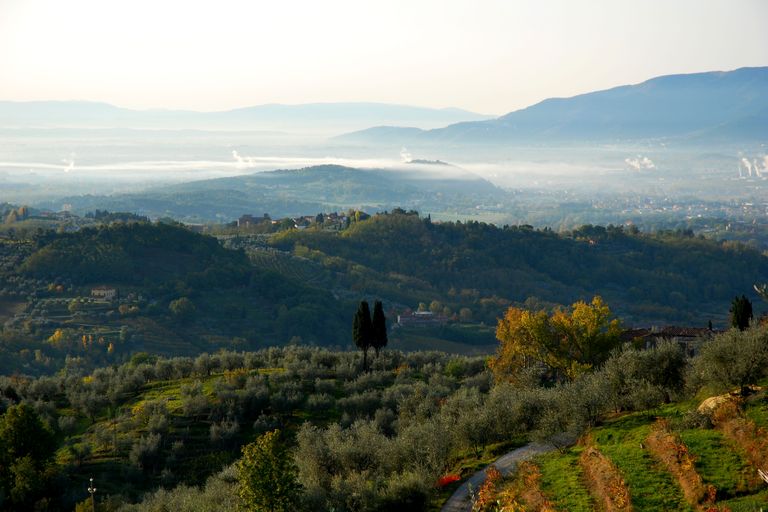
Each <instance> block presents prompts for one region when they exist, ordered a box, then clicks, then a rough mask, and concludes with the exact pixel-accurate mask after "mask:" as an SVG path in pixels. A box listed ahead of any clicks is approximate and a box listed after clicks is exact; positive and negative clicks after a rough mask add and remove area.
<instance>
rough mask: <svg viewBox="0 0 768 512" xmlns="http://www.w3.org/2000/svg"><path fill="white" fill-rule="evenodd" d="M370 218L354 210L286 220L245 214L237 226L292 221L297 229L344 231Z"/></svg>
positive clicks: (243, 226)
mask: <svg viewBox="0 0 768 512" xmlns="http://www.w3.org/2000/svg"><path fill="white" fill-rule="evenodd" d="M369 217H370V215H368V214H367V213H365V212H362V211H352V210H350V211H349V212H341V213H339V212H331V213H318V214H317V215H303V216H300V217H287V218H285V219H272V218H271V217H270V216H269V214H268V213H265V214H264V215H262V216H261V217H257V216H254V215H251V214H245V215H241V216H240V218H239V219H237V221H236V223H235V224H236V225H237V227H238V228H249V227H255V226H259V225H261V224H264V223H269V224H283V223H284V222H285V221H286V220H290V221H291V222H292V223H293V227H294V228H296V229H306V228H308V227H310V226H312V225H322V226H323V228H324V229H344V228H346V227H348V226H349V224H350V222H352V221H353V220H354V221H358V220H365V219H367V218H369Z"/></svg>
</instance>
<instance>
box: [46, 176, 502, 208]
mask: <svg viewBox="0 0 768 512" xmlns="http://www.w3.org/2000/svg"><path fill="white" fill-rule="evenodd" d="M504 197H506V192H504V191H503V190H501V189H499V188H497V187H496V186H494V185H493V184H491V183H490V182H489V181H486V180H485V179H483V178H481V177H479V176H477V175H475V174H472V173H470V172H468V171H465V170H463V169H461V168H459V167H455V166H452V165H450V164H446V163H445V162H440V161H421V162H419V161H417V162H414V163H410V164H403V167H402V168H400V169H396V170H395V169H356V168H351V167H344V166H340V165H319V166H314V167H306V168H303V169H292V170H277V171H270V172H259V173H254V174H249V175H246V176H235V177H229V178H218V179H210V180H200V181H193V182H189V183H183V184H179V185H172V186H163V187H158V188H155V189H151V190H148V191H146V192H141V193H132V194H116V195H82V196H73V197H66V198H63V199H57V200H56V201H55V202H54V201H51V202H48V203H40V204H38V206H40V207H44V208H51V209H58V207H59V206H60V205H61V203H62V202H65V203H69V204H70V205H72V208H73V209H74V210H75V211H77V212H80V213H84V212H87V211H93V210H96V209H106V210H109V211H125V212H135V213H139V214H141V215H146V216H149V217H152V218H158V217H162V216H171V217H173V218H176V219H181V220H184V221H188V222H210V221H218V222H220V221H229V220H234V219H237V218H238V217H239V216H240V215H243V214H245V213H256V214H259V215H260V214H262V213H269V214H270V215H271V216H273V217H275V218H277V217H286V216H298V215H309V214H316V213H319V212H330V211H342V210H347V209H348V208H361V209H363V210H365V211H368V212H374V211H380V210H387V209H393V208H395V207H404V208H414V209H418V210H420V211H423V212H437V211H443V210H445V209H449V208H450V209H453V211H456V210H457V209H462V208H463V209H465V210H471V209H473V208H474V207H475V206H476V205H477V204H481V203H483V202H486V201H489V200H493V201H499V200H501V199H503V198H504Z"/></svg>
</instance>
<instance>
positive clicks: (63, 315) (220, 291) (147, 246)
mask: <svg viewBox="0 0 768 512" xmlns="http://www.w3.org/2000/svg"><path fill="white" fill-rule="evenodd" d="M0 255H2V260H3V263H4V264H3V266H2V270H1V271H0V290H2V297H3V302H2V303H0V305H2V309H0V315H2V317H0V319H2V320H3V322H4V325H3V328H2V329H0V334H1V335H2V338H3V339H4V340H6V342H5V343H2V344H0V353H2V357H0V368H2V370H4V371H11V370H12V369H13V368H14V367H15V368H16V370H17V371H20V372H24V373H28V374H37V373H51V372H55V371H57V370H58V369H59V368H60V367H61V366H62V365H63V364H64V360H65V356H69V355H74V354H76V355H77V356H78V357H80V358H81V364H84V365H85V366H88V367H92V366H93V365H94V364H109V363H114V362H120V361H124V360H126V358H128V357H130V355H131V354H133V353H135V352H137V351H142V350H146V351H149V352H152V353H155V354H165V355H195V354H198V353H200V352H202V351H208V350H216V349H218V348H222V347H234V346H237V347H240V348H252V349H253V348H257V347H261V346H265V345H271V344H278V345H279V344H285V343H287V342H288V341H290V340H292V339H293V340H294V342H298V341H303V342H305V343H317V344H323V345H334V344H340V343H342V342H341V341H340V340H342V339H343V342H346V335H347V329H348V327H347V325H348V321H347V315H345V311H346V310H347V309H351V308H352V306H349V305H348V304H346V303H345V302H344V301H339V300H337V299H336V298H334V297H333V296H332V295H331V293H330V292H329V291H327V290H322V289H320V288H318V287H312V286H309V285H307V284H306V283H304V282H301V281H300V280H298V279H297V278H296V277H295V276H291V275H281V274H279V273H277V272H275V271H272V270H270V269H266V268H257V267H254V266H253V265H252V264H251V262H250V260H249V258H248V257H247V256H246V255H245V254H244V253H243V252H242V251H233V250H229V249H225V248H223V247H222V246H221V245H220V244H219V242H218V241H217V240H216V239H215V238H212V237H209V236H204V235H200V234H196V233H193V232H192V231H189V230H188V229H186V228H183V227H180V226H174V225H167V224H150V223H146V222H134V223H127V224H126V223H114V224H111V225H106V226H101V227H98V228H87V229H82V230H80V231H78V232H76V233H71V234H60V235H56V234H43V235H42V236H40V237H38V238H37V239H36V240H35V241H34V243H33V244H32V243H29V242H23V243H22V242H16V243H14V242H2V243H0ZM6 263H7V264H6ZM97 286H106V287H107V288H114V289H115V290H116V291H117V292H119V295H118V296H116V297H115V298H113V299H112V300H103V299H99V298H97V297H93V296H92V293H91V290H92V288H94V287H97ZM342 337H343V338H342ZM30 350H39V357H37V358H36V359H31V358H28V357H26V355H25V354H29V351H30Z"/></svg>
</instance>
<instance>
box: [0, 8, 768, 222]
mask: <svg viewBox="0 0 768 512" xmlns="http://www.w3.org/2000/svg"><path fill="white" fill-rule="evenodd" d="M765 19H768V6H766V4H765V3H764V2H760V1H743V2H738V3H736V4H734V3H733V2H725V1H713V2H707V3H706V4H702V3H701V2H693V1H680V2H674V3H669V2H660V1H648V2H632V3H617V2H610V1H599V2H590V4H589V8H588V9H587V8H586V7H585V6H583V5H579V4H576V3H574V2H567V1H548V2H502V1H493V2H487V3H484V5H483V8H482V9H478V8H476V6H475V5H473V4H472V3H470V2H466V1H448V2H446V1H423V2H417V3H415V4H414V3H406V2H399V1H394V2H364V3H360V2H344V1H331V2H322V3H317V2H284V3H280V4H279V5H277V4H275V5H273V4H262V3H253V2H240V1H226V2H223V3H221V4H217V6H216V8H213V7H211V6H206V5H205V4H198V3H193V4H189V3H185V2H176V1H168V2H162V3H161V4H159V5H158V4H157V3H151V2H146V1H143V0H142V1H138V2H132V3H131V4H130V5H127V4H125V5H124V4H118V3H116V2H96V1H87V0H74V1H72V2H65V3H62V2H54V1H44V0H31V1H24V2H22V1H17V0H10V1H5V2H2V3H1V4H0V69H3V80H1V81H0V137H1V138H0V142H2V143H1V144H0V187H2V191H3V197H1V198H0V199H2V200H5V201H10V202H14V203H25V204H30V205H32V206H34V207H38V208H43V209H50V210H52V211H57V210H59V209H61V208H62V205H64V204H66V205H68V207H71V208H72V209H73V211H74V212H78V213H80V214H83V213H85V212H86V211H89V210H90V209H93V208H110V209H114V208H121V209H128V210H131V211H135V212H136V213H139V214H142V215H148V216H149V217H150V218H157V217H158V216H161V215H163V214H165V213H167V214H170V215H172V216H174V215H175V216H178V218H179V219H182V220H187V221H196V222H207V221H211V220H214V219H219V220H221V219H230V220H231V219H234V218H237V217H238V216H239V214H243V213H247V212H240V211H238V209H239V208H241V207H245V204H248V202H247V201H245V203H244V204H240V203H239V202H238V201H235V200H234V199H232V197H230V198H229V200H227V201H224V202H220V204H221V207H220V208H219V209H218V210H216V209H213V210H206V211H205V212H204V211H203V209H202V208H201V210H200V211H190V210H189V209H186V208H185V209H184V211H181V210H180V209H179V208H178V207H177V206H174V205H173V204H171V203H172V202H173V201H170V202H169V200H168V197H170V196H169V195H173V194H176V191H175V190H174V189H173V188H172V187H174V186H176V185H178V184H181V183H185V182H191V181H200V180H208V179H217V178H223V177H235V176H242V177H247V176H249V175H251V174H252V173H254V172H264V171H273V170H276V169H298V168H305V167H312V166H315V165H340V166H344V167H348V168H354V169H363V170H368V171H371V172H384V175H386V176H388V177H390V178H393V179H395V178H396V179H400V178H403V177H406V178H407V179H408V180H410V181H412V182H414V183H415V182H419V183H423V182H424V180H427V182H429V183H432V184H433V185H434V184H435V183H436V182H437V181H440V180H449V181H455V180H467V179H469V180H470V181H471V182H472V183H475V184H478V183H481V184H482V186H481V188H482V187H484V186H485V185H486V184H487V185H489V186H491V187H492V188H493V187H496V189H497V190H495V191H494V193H493V194H491V195H482V194H481V195H477V194H474V195H472V194H470V195H467V197H462V199H461V200H460V201H458V202H457V201H456V200H451V201H445V200H444V198H441V197H438V196H435V197H425V196H424V195H423V194H427V195H429V194H433V193H434V192H435V191H434V190H430V189H429V187H422V189H420V190H421V192H420V194H422V195H421V196H419V194H416V196H419V197H418V198H417V197H416V196H413V197H411V196H408V197H411V199H407V198H406V197H405V196H396V197H393V198H389V199H387V200H382V198H375V197H369V196H361V197H352V196H350V197H345V198H343V200H342V203H341V204H331V203H323V202H322V201H321V202H320V203H317V202H312V206H308V207H309V208H315V207H322V208H325V209H328V208H331V207H333V206H345V207H366V208H369V209H372V210H380V209H383V208H388V207H392V206H397V205H398V204H394V203H397V201H398V198H399V197H402V199H401V201H404V203H403V204H402V206H406V207H414V208H421V209H425V208H426V209H429V213H434V214H436V215H438V216H440V217H442V218H447V219H452V218H453V219H458V218H475V219H479V220H487V221H490V222H495V223H520V222H526V223H532V224H534V225H554V226H568V225H573V224H575V223H578V222H582V221H610V222H616V223H624V222H628V221H632V222H638V221H639V220H640V218H639V217H640V215H642V214H643V213H644V212H645V213H648V212H653V213H655V214H657V213H660V214H664V212H666V208H669V209H670V211H672V212H685V215H683V216H682V217H681V218H680V219H678V218H677V217H676V216H675V215H673V217H674V218H675V221H678V220H685V219H686V218H688V219H689V220H690V219H691V218H696V217H697V216H699V215H703V216H707V215H709V213H711V212H713V211H715V212H723V211H725V210H727V209H729V208H734V205H731V204H726V203H727V202H728V201H731V200H736V201H737V203H738V205H742V206H737V208H739V209H744V208H746V210H747V211H749V210H750V209H751V208H753V207H754V206H749V207H748V206H744V205H748V204H752V205H754V204H760V197H761V195H762V194H763V193H764V192H765V182H764V181H763V180H764V178H765V177H766V176H768V171H766V165H768V163H767V162H766V148H765V145H764V144H765V140H766V139H765V137H764V135H765V128H764V127H762V126H763V123H762V121H763V120H764V119H765V115H766V114H765V108H766V100H765V94H764V92H765V87H766V83H767V82H766V68H764V67H761V66H765V65H766V64H768V32H766V30H765V28H764V26H763V25H764V20H765ZM718 72H720V73H718ZM657 77H662V78H659V79H658V80H657V79H656V78H657ZM665 77H666V78H665ZM687 91H696V94H690V93H689V92H687ZM734 91H741V93H740V95H739V96H734V94H733V92H734ZM745 91H747V92H748V93H745ZM549 98H563V99H561V100H552V99H549ZM734 98H736V99H734ZM434 162H441V163H447V164H448V165H433V164H434ZM393 173H394V174H393ZM327 179H329V180H331V181H333V179H334V177H333V176H328V177H327ZM205 183H206V182H204V181H203V182H201V184H200V185H199V186H200V187H202V188H206V187H207V186H208V185H206V184H205ZM232 186H233V187H234V188H233V190H235V189H237V188H238V186H239V185H232ZM260 186H261V185H260ZM168 187H171V188H168ZM299 189H300V190H303V192H301V193H299V192H296V193H297V194H298V195H300V196H302V197H304V196H311V195H312V194H314V193H315V192H316V190H313V189H312V187H309V188H306V189H301V188H299ZM299 189H297V190H299ZM465 190H466V191H472V190H474V189H473V188H472V187H470V188H469V189H465ZM483 190H491V189H487V188H486V189H483ZM523 190H524V191H526V194H524V195H520V192H521V191H523ZM474 191H475V192H476V190H474ZM126 194H128V196H126ZM131 194H132V195H131ZM137 194H138V196H137ZM142 194H143V196H142ZM601 194H608V195H609V196H608V197H602V196H601ZM203 195H205V194H203ZM139 196H141V197H139ZM161 196H162V197H164V198H165V199H163V200H162V201H159V200H158V197H161ZM230 196H231V194H230ZM531 197H536V199H535V200H533V204H528V201H529V198H531ZM253 200H254V198H253V197H251V198H250V199H249V201H253ZM158 201H159V202H158ZM203 202H204V201H203ZM150 203H151V204H154V205H155V206H154V207H150V206H149V204H150ZM537 204H538V205H542V208H545V209H546V210H547V211H549V212H550V213H548V214H546V215H542V214H541V213H537V212H536V211H535V210H536V208H535V205H537ZM563 205H565V206H563ZM608 205H610V207H608ZM660 205H662V206H660ZM742 207H743V208H742ZM606 208H608V209H606ZM758 208H759V207H758ZM574 209H575V210H574ZM288 210H291V209H288ZM288 210H286V211H285V212H283V213H296V214H311V213H313V212H311V211H304V210H303V209H302V208H299V207H296V208H293V209H292V210H291V211H290V212H289V211H288ZM595 210H597V211H599V212H600V213H599V214H595ZM554 212H559V213H554ZM604 213H605V215H603V214H604Z"/></svg>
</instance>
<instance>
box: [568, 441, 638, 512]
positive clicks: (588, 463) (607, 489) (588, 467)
mask: <svg viewBox="0 0 768 512" xmlns="http://www.w3.org/2000/svg"><path fill="white" fill-rule="evenodd" d="M579 464H580V465H581V467H582V469H583V471H584V476H585V478H586V480H587V484H588V486H589V487H590V489H591V494H592V496H595V498H596V499H597V500H598V501H599V503H600V505H601V506H602V507H601V508H602V509H603V510H605V511H606V512H614V511H630V510H632V502H631V500H630V495H629V488H628V487H627V484H626V483H625V482H624V479H623V478H622V477H621V473H620V472H619V470H618V468H617V467H616V466H615V465H614V464H613V463H612V462H611V461H610V460H609V459H608V458H607V457H606V456H605V455H603V454H602V453H601V452H600V450H598V449H597V448H595V447H592V446H590V447H588V448H586V449H585V450H584V451H583V452H582V454H581V457H580V459H579Z"/></svg>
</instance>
